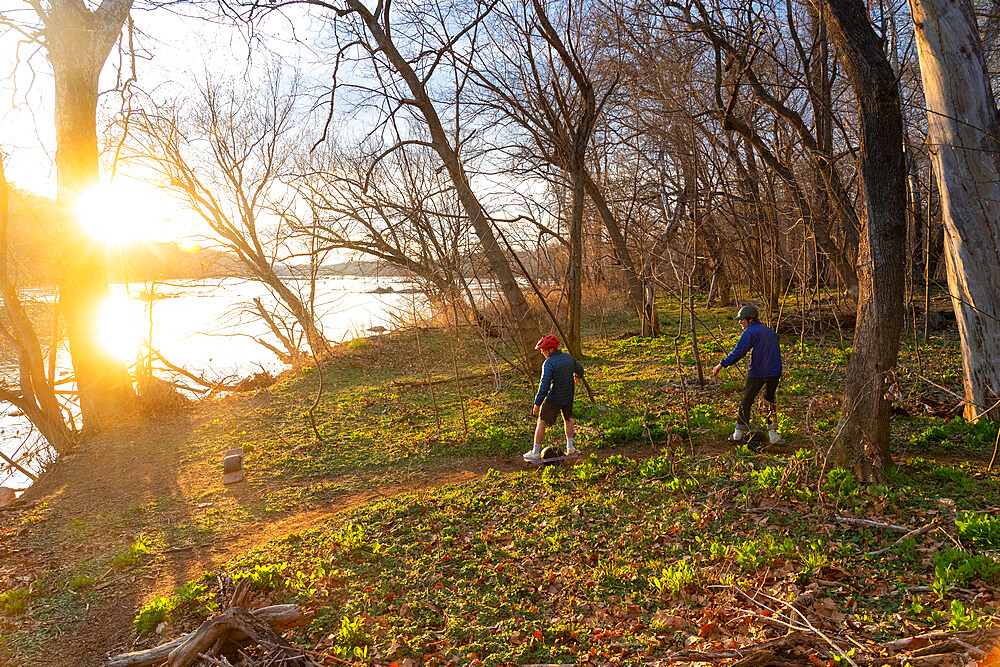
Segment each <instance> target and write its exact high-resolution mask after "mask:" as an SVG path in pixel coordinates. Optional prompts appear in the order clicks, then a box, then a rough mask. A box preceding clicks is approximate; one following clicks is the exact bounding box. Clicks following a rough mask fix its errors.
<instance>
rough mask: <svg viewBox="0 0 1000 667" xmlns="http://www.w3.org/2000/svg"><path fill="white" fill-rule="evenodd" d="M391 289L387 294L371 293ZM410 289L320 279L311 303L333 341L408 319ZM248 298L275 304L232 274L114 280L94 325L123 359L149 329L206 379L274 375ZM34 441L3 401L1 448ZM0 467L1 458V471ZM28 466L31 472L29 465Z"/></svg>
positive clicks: (7, 478) (275, 362)
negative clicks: (145, 280) (165, 280)
mask: <svg viewBox="0 0 1000 667" xmlns="http://www.w3.org/2000/svg"><path fill="white" fill-rule="evenodd" d="M295 282H296V281H292V283H293V284H294V283H295ZM300 287H301V288H302V289H303V290H304V289H306V288H307V285H306V284H305V283H304V282H302V283H300ZM390 288H391V289H392V290H393V291H391V292H384V293H376V292H375V290H380V289H381V290H385V289H390ZM410 288H411V285H410V284H408V283H407V282H405V281H403V280H400V279H392V278H382V279H377V280H376V279H374V278H354V277H321V278H319V280H318V283H317V289H316V300H315V301H316V306H315V308H316V313H317V315H318V316H319V319H320V322H321V324H322V327H323V332H324V334H325V335H326V337H327V338H328V339H329V340H331V341H334V342H337V341H343V340H349V339H351V338H357V337H358V336H367V335H372V333H371V332H370V331H368V330H369V329H371V328H373V327H385V328H386V329H392V328H394V327H395V326H396V325H397V324H398V323H399V322H400V321H401V320H406V321H412V320H413V319H414V316H415V315H416V316H417V317H419V314H420V313H421V312H422V309H423V300H422V298H421V296H420V295H419V294H415V293H413V291H412V290H411V289H410ZM150 291H152V294H153V298H149V293H150ZM30 298H34V299H38V300H45V301H51V300H53V299H54V298H55V294H54V293H51V292H45V291H41V292H36V293H34V294H31V295H30ZM255 298H260V299H261V302H262V303H263V304H264V305H265V307H270V306H272V305H273V304H274V300H273V298H272V297H271V296H270V294H269V293H268V291H267V289H266V288H265V287H264V286H262V285H260V284H259V283H255V282H251V281H246V280H240V279H235V278H225V279H216V280H188V281H171V282H169V283H156V284H155V285H153V286H152V290H150V285H149V284H145V283H130V284H127V285H126V284H116V285H112V286H111V296H110V297H109V299H108V301H107V302H106V304H105V306H104V308H103V309H102V312H101V314H100V327H101V331H102V335H103V337H104V340H105V342H106V344H107V347H108V349H109V350H110V351H111V352H113V353H114V354H115V355H117V356H119V357H120V358H122V359H124V360H125V361H126V362H128V363H130V364H131V363H134V361H135V359H136V356H137V354H139V353H141V350H142V349H144V346H145V344H146V341H147V339H149V335H150V332H152V344H153V348H154V349H156V350H158V351H159V353H160V354H161V355H163V357H164V358H166V359H167V360H168V361H169V362H170V363H171V364H174V365H176V366H182V367H184V368H185V369H187V370H190V371H193V372H195V373H197V374H200V375H203V376H204V377H206V378H208V379H214V380H218V379H222V378H226V377H233V376H238V377H246V376H249V375H252V374H253V373H255V372H259V371H261V370H266V371H270V372H278V371H280V370H282V368H283V367H284V366H283V365H282V363H281V361H280V360H279V359H278V358H277V357H276V356H275V355H274V354H273V353H272V352H271V351H270V350H268V349H267V348H266V347H264V346H263V345H261V344H260V343H258V342H257V341H256V340H254V339H255V338H261V339H263V340H265V341H267V342H269V343H271V344H273V345H275V346H278V347H280V346H279V345H278V341H277V339H276V338H275V337H274V335H273V334H272V333H271V331H270V330H269V329H268V327H267V325H266V324H265V323H264V322H263V321H262V320H261V319H260V318H259V317H257V316H255V315H253V314H252V313H251V312H250V309H251V308H252V306H253V299H255ZM56 369H57V371H56V375H57V377H66V376H67V375H69V374H70V372H71V369H70V361H69V353H68V350H67V349H66V345H65V341H63V344H62V345H61V346H60V348H59V351H58V355H57V360H56ZM2 371H3V374H4V376H5V378H6V379H7V381H8V382H11V381H13V383H15V384H16V375H15V374H16V360H13V359H4V360H3V367H2ZM34 439H35V437H34V435H33V434H32V429H31V428H30V425H29V424H28V423H27V421H26V420H25V419H24V417H22V416H20V415H19V414H18V413H17V411H16V410H15V409H14V408H13V406H11V405H10V404H6V403H4V404H2V413H0V451H2V452H4V453H5V454H7V455H8V456H13V457H16V456H18V455H19V453H20V452H23V451H24V449H25V448H26V447H28V446H29V445H30V443H31V442H32V441H33V440H34ZM5 467H6V466H5V465H3V464H2V462H0V468H5ZM29 468H33V469H35V470H37V466H35V465H30V466H29ZM29 482H30V480H28V478H27V477H25V476H23V475H21V474H19V473H16V472H15V473H13V474H7V473H3V472H0V486H8V487H11V488H15V489H19V488H24V487H25V486H27V485H28V484H29Z"/></svg>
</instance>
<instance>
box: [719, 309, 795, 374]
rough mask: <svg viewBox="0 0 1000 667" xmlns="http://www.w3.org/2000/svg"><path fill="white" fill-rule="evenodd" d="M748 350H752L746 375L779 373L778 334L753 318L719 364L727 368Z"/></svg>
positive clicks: (779, 349)
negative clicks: (734, 345)
mask: <svg viewBox="0 0 1000 667" xmlns="http://www.w3.org/2000/svg"><path fill="white" fill-rule="evenodd" d="M750 350H753V353H752V354H751V355H750V370H749V371H747V377H752V378H769V377H775V376H777V375H781V371H782V368H781V348H780V347H778V334H776V333H774V331H773V330H772V329H771V328H770V327H768V326H765V325H764V324H761V322H760V321H758V320H754V321H753V322H751V323H750V325H749V326H748V327H747V328H746V329H744V330H743V335H742V336H740V340H739V342H738V343H736V347H734V348H733V351H732V352H730V353H729V354H728V355H727V356H726V358H725V359H723V360H722V361H721V362H719V364H720V365H721V366H722V367H723V368H728V367H730V366H732V365H733V364H735V363H736V362H737V361H739V360H740V359H742V358H743V357H744V356H745V355H746V353H747V352H749V351H750Z"/></svg>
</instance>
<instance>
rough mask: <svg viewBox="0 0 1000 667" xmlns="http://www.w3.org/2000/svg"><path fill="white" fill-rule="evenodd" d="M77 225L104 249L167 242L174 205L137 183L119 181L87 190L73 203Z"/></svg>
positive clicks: (155, 191)
mask: <svg viewBox="0 0 1000 667" xmlns="http://www.w3.org/2000/svg"><path fill="white" fill-rule="evenodd" d="M75 209H76V216H77V219H78V220H79V222H80V224H81V225H82V226H83V228H84V229H85V230H87V232H88V233H89V234H90V235H91V236H92V237H93V238H95V239H97V240H98V241H101V242H102V243H106V244H108V245H114V244H121V243H129V242H132V241H145V240H157V241H166V240H170V239H171V237H172V236H174V235H175V234H174V233H173V232H174V231H175V230H173V229H171V227H172V225H171V224H170V222H169V220H168V219H167V218H168V217H170V216H172V214H173V213H174V212H176V210H177V205H176V203H174V202H173V201H172V200H171V199H170V197H169V196H168V195H166V194H165V193H163V192H162V191H160V190H156V189H154V188H151V187H149V186H147V185H144V184H142V183H140V182H137V181H127V180H120V181H115V182H113V183H106V184H103V185H98V186H96V187H94V188H91V189H90V190H88V191H87V192H85V193H83V194H82V195H80V197H79V198H78V199H77V201H76V207H75Z"/></svg>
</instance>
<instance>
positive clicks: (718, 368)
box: [712, 364, 722, 378]
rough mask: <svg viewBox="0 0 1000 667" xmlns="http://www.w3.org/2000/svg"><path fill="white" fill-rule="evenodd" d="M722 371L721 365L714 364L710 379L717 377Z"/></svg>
mask: <svg viewBox="0 0 1000 667" xmlns="http://www.w3.org/2000/svg"><path fill="white" fill-rule="evenodd" d="M721 370H722V364H716V365H715V368H713V369H712V377H714V378H717V377H719V371H721Z"/></svg>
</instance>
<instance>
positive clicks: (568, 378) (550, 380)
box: [535, 350, 583, 405]
mask: <svg viewBox="0 0 1000 667" xmlns="http://www.w3.org/2000/svg"><path fill="white" fill-rule="evenodd" d="M574 375H577V376H579V377H583V366H581V365H580V362H579V361H577V360H576V359H574V358H573V355H572V354H570V353H569V352H563V351H562V350H556V351H555V352H553V353H552V354H551V355H549V358H548V359H546V360H545V363H544V364H542V380H541V382H539V383H538V394H536V395H535V405H541V404H542V402H543V401H547V402H548V404H549V405H573V392H574V391H575V390H576V387H575V386H574V384H575V383H574V382H573V376H574Z"/></svg>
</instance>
